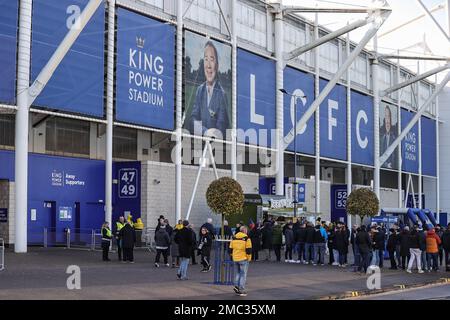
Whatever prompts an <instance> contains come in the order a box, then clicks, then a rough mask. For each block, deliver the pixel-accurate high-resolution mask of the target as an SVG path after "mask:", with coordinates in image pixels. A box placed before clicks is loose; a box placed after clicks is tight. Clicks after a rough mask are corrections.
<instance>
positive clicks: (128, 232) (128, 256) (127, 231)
mask: <svg viewBox="0 0 450 320" xmlns="http://www.w3.org/2000/svg"><path fill="white" fill-rule="evenodd" d="M119 234H120V238H121V239H122V246H123V262H127V261H128V262H130V263H134V255H133V249H134V244H135V243H136V231H134V228H133V227H132V226H131V225H130V223H129V222H128V221H127V222H126V223H125V226H124V227H123V228H122V229H120V232H119Z"/></svg>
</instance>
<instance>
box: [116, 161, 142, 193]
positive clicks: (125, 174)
mask: <svg viewBox="0 0 450 320" xmlns="http://www.w3.org/2000/svg"><path fill="white" fill-rule="evenodd" d="M137 181H138V171H137V169H135V168H124V169H120V170H119V198H122V199H127V198H136V197H137V191H138V187H137V186H138V182H137Z"/></svg>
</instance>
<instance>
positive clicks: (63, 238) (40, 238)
mask: <svg viewBox="0 0 450 320" xmlns="http://www.w3.org/2000/svg"><path fill="white" fill-rule="evenodd" d="M29 243H30V244H31V245H35V246H43V247H44V248H48V247H64V248H66V249H84V250H91V251H94V250H101V243H102V234H101V232H100V230H99V229H70V228H66V229H61V230H56V228H43V229H42V231H39V230H35V231H33V230H31V232H30V239H29ZM112 243H113V242H112ZM112 243H111V248H112Z"/></svg>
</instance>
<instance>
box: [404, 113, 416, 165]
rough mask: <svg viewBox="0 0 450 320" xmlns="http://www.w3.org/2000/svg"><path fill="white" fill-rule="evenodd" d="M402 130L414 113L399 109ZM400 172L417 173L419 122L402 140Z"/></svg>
mask: <svg viewBox="0 0 450 320" xmlns="http://www.w3.org/2000/svg"><path fill="white" fill-rule="evenodd" d="M401 117H402V119H401V121H402V130H403V129H405V127H406V126H407V125H408V123H409V122H410V121H411V120H412V118H413V117H414V112H410V111H408V110H405V109H403V108H402V109H401ZM402 170H403V171H406V172H410V173H419V122H417V123H416V124H415V125H414V126H413V127H412V129H411V130H409V132H408V133H407V134H406V137H405V138H404V139H403V140H402Z"/></svg>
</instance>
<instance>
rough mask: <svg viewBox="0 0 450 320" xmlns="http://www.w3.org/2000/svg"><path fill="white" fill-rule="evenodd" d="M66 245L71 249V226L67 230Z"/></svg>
mask: <svg viewBox="0 0 450 320" xmlns="http://www.w3.org/2000/svg"><path fill="white" fill-rule="evenodd" d="M66 247H67V249H70V228H67V232H66Z"/></svg>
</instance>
